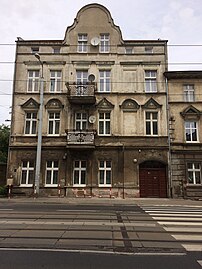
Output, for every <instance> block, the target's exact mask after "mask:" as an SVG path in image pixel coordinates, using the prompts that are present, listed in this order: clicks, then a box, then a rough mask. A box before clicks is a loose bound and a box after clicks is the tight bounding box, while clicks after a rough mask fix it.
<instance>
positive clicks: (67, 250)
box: [0, 248, 187, 256]
mask: <svg viewBox="0 0 202 269" xmlns="http://www.w3.org/2000/svg"><path fill="white" fill-rule="evenodd" d="M0 251H36V252H38V251H44V252H68V253H98V254H109V255H111V254H112V255H113V254H115V255H128V256H186V255H187V254H186V253H184V252H170V253H168V252H159V253H158V252H153V253H152V252H137V253H136V252H134V253H132V252H116V251H104V250H103V251H102V250H100V251H99V250H84V249H52V248H51V249H43V248H38V249H37V248H0Z"/></svg>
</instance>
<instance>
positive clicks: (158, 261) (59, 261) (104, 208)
mask: <svg viewBox="0 0 202 269" xmlns="http://www.w3.org/2000/svg"><path fill="white" fill-rule="evenodd" d="M81 202H82V200H78V201H77V202H74V203H68V204H66V203H50V202H49V203H44V202H39V201H37V202H36V203H35V202H28V203H26V202H18V201H12V202H10V201H8V202H6V201H4V202H2V203H1V202H0V261H1V262H0V268H3V269H8V268H15V269H18V268H21V269H22V268H117V269H118V268H124V269H127V268H130V269H131V268H150V269H152V268H155V269H156V268H163V269H166V268H169V269H173V268H183V269H186V268H189V269H190V268H191V269H192V268H193V269H197V268H202V267H201V265H200V264H202V207H200V206H195V205H194V206H190V205H188V206H186V205H184V206H182V205H169V204H167V205H166V204H164V205H150V204H145V205H138V204H136V203H130V202H128V203H121V202H120V203H118V202H114V203H113V202H110V203H100V204H99V203H95V204H94V203H87V204H85V203H84V204H82V203H81ZM193 250H194V251H193Z"/></svg>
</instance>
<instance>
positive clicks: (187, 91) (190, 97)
mask: <svg viewBox="0 0 202 269" xmlns="http://www.w3.org/2000/svg"><path fill="white" fill-rule="evenodd" d="M183 88H184V101H185V102H194V85H190V84H188V85H184V86H183Z"/></svg>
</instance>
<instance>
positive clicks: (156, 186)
mask: <svg viewBox="0 0 202 269" xmlns="http://www.w3.org/2000/svg"><path fill="white" fill-rule="evenodd" d="M139 181H140V197H161V198H164V197H167V182H166V169H165V168H140V173H139Z"/></svg>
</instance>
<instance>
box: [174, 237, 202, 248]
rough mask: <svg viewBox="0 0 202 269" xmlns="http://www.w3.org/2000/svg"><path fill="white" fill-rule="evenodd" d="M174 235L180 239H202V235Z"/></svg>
mask: <svg viewBox="0 0 202 269" xmlns="http://www.w3.org/2000/svg"><path fill="white" fill-rule="evenodd" d="M172 236H173V237H174V238H175V239H176V240H180V241H201V240H202V235H193V234H189V235H187V234H172ZM201 247H202V245H201Z"/></svg>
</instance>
